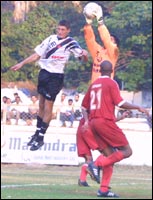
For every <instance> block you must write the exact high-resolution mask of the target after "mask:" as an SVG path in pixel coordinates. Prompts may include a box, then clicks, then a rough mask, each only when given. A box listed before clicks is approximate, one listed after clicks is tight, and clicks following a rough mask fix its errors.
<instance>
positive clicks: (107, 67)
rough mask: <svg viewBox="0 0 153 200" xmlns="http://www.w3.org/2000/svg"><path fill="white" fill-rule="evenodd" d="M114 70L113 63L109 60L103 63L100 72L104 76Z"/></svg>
mask: <svg viewBox="0 0 153 200" xmlns="http://www.w3.org/2000/svg"><path fill="white" fill-rule="evenodd" d="M112 70H113V67H112V63H111V62H110V61H109V60H104V61H102V63H101V64H100V71H101V73H102V74H103V73H108V72H112Z"/></svg>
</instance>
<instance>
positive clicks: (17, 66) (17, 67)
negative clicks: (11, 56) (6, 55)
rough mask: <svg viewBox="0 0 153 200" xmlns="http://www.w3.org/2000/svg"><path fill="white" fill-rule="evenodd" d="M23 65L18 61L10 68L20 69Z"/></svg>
mask: <svg viewBox="0 0 153 200" xmlns="http://www.w3.org/2000/svg"><path fill="white" fill-rule="evenodd" d="M22 66H23V64H22V63H18V64H16V65H14V66H12V67H11V68H10V69H11V70H13V71H17V70H18V69H20V68H21V67H22Z"/></svg>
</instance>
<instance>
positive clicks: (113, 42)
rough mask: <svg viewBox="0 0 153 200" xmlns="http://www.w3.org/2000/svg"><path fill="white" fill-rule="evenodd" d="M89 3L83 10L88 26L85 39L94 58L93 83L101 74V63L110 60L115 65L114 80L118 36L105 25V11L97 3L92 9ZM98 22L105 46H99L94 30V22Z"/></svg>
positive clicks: (85, 30) (86, 26) (117, 55)
mask: <svg viewBox="0 0 153 200" xmlns="http://www.w3.org/2000/svg"><path fill="white" fill-rule="evenodd" d="M91 4H92V2H91V3H88V4H87V5H86V6H85V7H84V10H83V14H84V16H85V22H86V25H85V26H84V38H85V41H86V44H87V47H88V50H89V53H90V54H91V56H92V60H93V67H92V77H91V82H93V81H94V80H96V79H97V78H98V77H99V76H100V75H101V74H100V63H101V62H102V61H103V60H109V61H110V62H111V63H112V65H113V72H112V74H111V77H112V78H114V75H115V74H114V69H115V65H116V62H117V60H118V57H119V48H118V47H119V40H118V38H117V36H116V35H114V34H112V33H110V32H109V30H108V28H107V27H106V25H105V23H104V17H103V10H102V7H101V6H100V5H98V4H96V3H94V4H96V5H95V6H93V8H92V9H91V8H90V6H89V5H91ZM94 19H96V20H97V24H98V32H99V36H100V38H101V40H102V43H103V46H102V45H101V44H98V43H97V41H96V38H95V35H94V31H93V28H92V23H93V20H94Z"/></svg>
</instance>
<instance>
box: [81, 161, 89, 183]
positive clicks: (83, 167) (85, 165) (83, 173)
mask: <svg viewBox="0 0 153 200" xmlns="http://www.w3.org/2000/svg"><path fill="white" fill-rule="evenodd" d="M87 167H88V164H87V163H85V164H83V165H82V167H81V174H80V180H81V181H86V177H87V174H88V172H87V170H86V169H87Z"/></svg>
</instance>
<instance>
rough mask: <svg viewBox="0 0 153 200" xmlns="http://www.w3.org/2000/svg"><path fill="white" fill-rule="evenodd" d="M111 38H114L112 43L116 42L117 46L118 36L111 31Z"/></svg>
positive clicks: (118, 43) (118, 42)
mask: <svg viewBox="0 0 153 200" xmlns="http://www.w3.org/2000/svg"><path fill="white" fill-rule="evenodd" d="M111 38H112V40H114V43H116V44H117V46H118V47H119V45H120V40H119V38H118V37H117V36H116V35H115V34H113V33H111Z"/></svg>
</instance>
